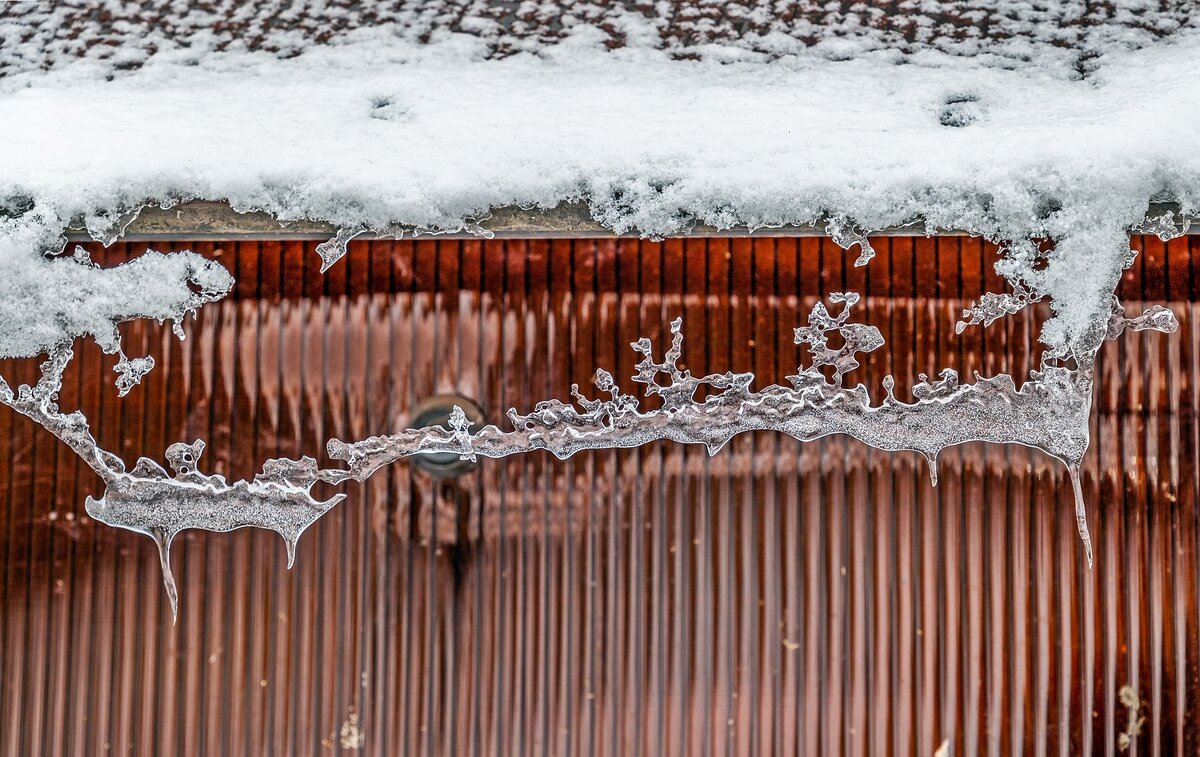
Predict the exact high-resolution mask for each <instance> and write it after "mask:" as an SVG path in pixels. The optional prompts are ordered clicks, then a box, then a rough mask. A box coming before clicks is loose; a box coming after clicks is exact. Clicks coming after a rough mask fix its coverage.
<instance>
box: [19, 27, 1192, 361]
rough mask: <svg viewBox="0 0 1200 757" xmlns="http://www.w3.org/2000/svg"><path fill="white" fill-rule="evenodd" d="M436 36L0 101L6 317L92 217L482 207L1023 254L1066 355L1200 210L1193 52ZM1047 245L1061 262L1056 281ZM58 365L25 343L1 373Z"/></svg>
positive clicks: (410, 214) (472, 214)
mask: <svg viewBox="0 0 1200 757" xmlns="http://www.w3.org/2000/svg"><path fill="white" fill-rule="evenodd" d="M442 36H443V38H442V39H440V40H439V41H435V42H432V43H430V44H425V45H421V44H417V43H415V42H412V41H408V40H406V39H404V38H401V37H397V36H395V35H392V34H382V33H373V32H371V31H370V30H367V31H364V32H361V33H350V34H349V35H348V36H347V37H346V38H345V39H343V40H341V42H340V43H339V44H336V45H329V46H323V47H315V48H311V49H308V50H306V51H305V52H304V53H302V54H300V55H298V56H297V57H293V58H288V59H280V58H279V57H276V56H275V55H271V54H268V53H263V52H258V53H251V52H225V53H198V52H197V51H196V50H195V49H191V50H170V51H166V52H164V53H162V54H160V55H159V56H158V57H152V58H150V59H149V60H148V61H147V62H145V63H144V65H142V67H141V68H139V69H138V70H135V71H130V72H126V73H124V74H122V75H120V76H116V77H115V78H112V79H111V80H109V73H110V72H109V71H108V70H106V69H105V68H103V67H97V66H96V65H95V63H94V61H91V60H86V59H85V60H82V61H78V62H76V63H74V64H66V65H61V66H58V67H56V68H53V69H52V70H50V71H49V72H45V73H40V74H36V75H33V74H29V73H28V72H26V73H24V74H22V75H21V76H16V77H11V78H10V79H0V202H3V203H6V204H7V205H9V206H12V207H24V208H29V207H30V206H32V210H25V212H24V215H20V216H19V217H17V218H15V219H10V220H8V221H5V222H3V225H0V263H2V264H3V266H4V268H5V269H6V270H7V271H20V272H21V273H18V274H16V275H10V276H7V277H5V278H4V279H3V280H0V303H4V307H8V305H9V303H11V302H14V301H15V300H16V295H18V294H19V295H20V296H21V297H22V298H23V300H24V301H29V300H30V299H31V298H32V299H34V300H36V299H37V298H38V297H43V298H45V299H46V300H47V302H49V301H50V299H52V298H55V297H59V295H60V293H61V291H62V290H63V288H64V286H66V284H64V282H66V281H73V279H72V278H71V277H73V276H75V275H77V274H78V273H79V272H78V271H77V270H75V268H70V267H69V266H73V265H74V264H73V263H70V262H67V261H63V260H55V261H53V262H51V263H46V262H44V261H42V258H41V255H42V253H43V252H44V251H45V249H46V248H47V246H48V245H47V242H46V234H47V233H51V234H53V233H57V232H58V231H59V230H60V229H61V228H62V226H64V225H65V223H66V222H67V221H68V220H69V219H70V218H72V217H75V216H83V217H84V218H85V219H86V220H87V222H88V225H89V227H90V228H91V229H92V230H93V231H94V232H95V233H96V234H97V235H100V236H102V237H109V236H111V233H112V229H113V226H114V224H115V223H116V222H117V219H120V218H121V217H122V215H121V214H122V212H123V211H127V210H129V209H131V208H137V207H139V206H141V205H142V204H144V203H145V202H146V201H148V200H152V201H157V202H164V203H168V202H173V201H176V200H179V199H182V198H203V199H228V200H229V201H231V202H232V203H233V205H234V206H235V207H237V208H241V209H251V208H255V209H263V210H266V211H269V212H271V213H273V214H275V215H277V216H278V217H279V218H281V219H299V218H309V219H320V220H328V221H332V222H334V223H336V224H338V225H340V226H342V227H343V228H346V229H350V230H355V229H387V228H389V227H391V226H393V225H396V224H410V225H416V226H420V227H427V228H429V229H439V230H447V229H464V228H471V224H470V221H471V219H474V218H479V217H480V216H483V215H484V214H486V212H487V210H488V209H489V208H491V207H496V206H501V205H525V206H540V207H551V206H554V205H556V204H558V203H560V202H562V201H566V200H584V201H586V202H587V203H588V205H589V206H590V208H591V210H592V213H593V214H594V216H595V217H596V218H597V219H598V220H599V221H601V222H603V223H604V224H606V225H608V226H610V227H611V228H613V229H614V230H617V231H627V230H631V229H632V230H638V231H640V232H641V233H643V234H647V235H656V236H659V235H669V234H675V233H682V232H685V231H686V230H687V228H688V226H689V225H691V224H692V223H694V222H696V221H702V222H704V223H708V224H712V225H716V226H720V227H728V226H732V225H737V224H745V225H749V226H753V227H761V226H775V225H781V224H786V223H805V222H813V221H817V220H819V219H821V218H822V217H837V218H840V219H844V220H846V221H849V222H853V223H855V224H857V225H858V226H861V227H864V228H867V229H871V228H880V227H883V226H887V225H895V224H899V223H902V222H905V221H911V220H913V219H915V218H918V217H920V218H924V219H926V221H927V222H928V223H930V224H932V225H934V226H937V227H942V228H952V229H961V230H968V231H972V232H975V233H980V234H985V235H987V236H989V237H991V238H993V239H997V240H1008V241H1010V242H1012V243H1014V244H1013V247H1012V250H1011V254H1010V257H1009V259H1008V260H1007V261H1005V263H1004V265H1005V268H1004V272H1005V273H1006V274H1007V275H1009V276H1010V278H1011V279H1012V280H1014V281H1023V282H1024V284H1025V285H1027V286H1028V287H1029V288H1030V289H1031V290H1033V291H1035V292H1037V293H1039V294H1041V295H1044V296H1047V297H1049V298H1050V299H1051V301H1052V304H1053V306H1054V307H1055V310H1056V312H1057V313H1058V317H1057V318H1056V319H1054V320H1053V321H1051V323H1050V324H1049V325H1048V326H1047V329H1046V332H1045V333H1044V335H1043V336H1044V339H1045V340H1046V341H1047V342H1048V343H1049V344H1050V345H1051V346H1052V347H1053V348H1055V349H1056V350H1058V351H1068V350H1070V349H1071V348H1072V347H1073V346H1074V345H1076V344H1077V343H1078V340H1079V339H1081V338H1082V336H1083V334H1084V333H1085V332H1086V330H1087V329H1088V327H1089V325H1094V324H1096V323H1097V322H1098V321H1100V320H1103V319H1106V318H1107V314H1108V306H1109V303H1108V295H1109V294H1110V293H1111V292H1112V290H1113V288H1114V286H1115V283H1116V281H1117V278H1118V276H1119V273H1120V269H1121V266H1122V264H1123V263H1124V262H1125V259H1126V256H1127V244H1126V242H1125V232H1126V230H1127V228H1128V227H1129V226H1131V225H1132V224H1134V223H1136V222H1137V221H1138V220H1139V219H1140V218H1141V217H1142V216H1143V214H1144V212H1145V210H1146V208H1147V204H1148V202H1149V201H1150V200H1151V198H1153V197H1160V198H1163V197H1165V198H1170V199H1174V200H1177V201H1180V202H1182V203H1183V205H1184V206H1185V210H1186V209H1194V208H1196V207H1198V206H1200V202H1198V201H1197V198H1198V197H1200V130H1198V129H1197V128H1196V126H1195V125H1196V124H1197V123H1200V98H1197V97H1196V96H1195V95H1196V86H1197V85H1196V78H1195V77H1196V72H1197V70H1200V34H1197V33H1194V32H1190V31H1184V32H1179V33H1177V34H1175V35H1174V36H1172V37H1168V38H1166V39H1164V40H1161V41H1159V42H1157V43H1156V44H1154V45H1152V46H1149V47H1146V48H1143V49H1140V50H1128V49H1124V48H1122V47H1121V46H1116V47H1114V48H1113V49H1112V51H1110V52H1108V53H1104V54H1101V55H1099V57H1097V58H1095V59H1094V61H1093V71H1092V73H1091V74H1089V76H1088V77H1087V78H1084V79H1079V78H1078V77H1075V76H1073V75H1071V73H1070V72H1069V71H1066V70H1064V69H1063V68H1062V67H1061V66H1059V65H1058V61H1057V58H1053V57H1051V61H1052V63H1053V65H1049V66H1047V67H1041V66H1038V65H1036V64H1031V65H1027V66H1023V67H1020V68H1017V69H1005V68H998V67H996V66H992V65H988V63H987V58H986V57H984V58H981V59H979V60H976V59H973V58H970V57H963V56H957V55H956V56H952V55H947V54H944V53H941V52H937V51H935V50H932V49H931V50H927V51H924V52H922V53H920V54H915V55H909V56H908V57H906V58H903V59H902V62H900V63H898V62H897V58H896V56H895V55H894V54H891V53H890V52H888V51H886V50H885V51H881V52H879V53H862V54H861V55H859V57H857V58H855V59H852V60H830V58H829V57H828V54H827V53H828V51H827V50H821V51H820V52H814V53H811V54H788V55H782V56H781V57H777V58H774V59H771V60H764V59H760V58H756V57H755V56H749V55H740V56H739V55H732V54H731V53H730V50H729V49H727V48H722V49H720V50H717V51H716V52H715V53H714V52H713V51H712V50H709V51H708V52H709V53H712V54H709V55H706V56H705V57H703V58H702V59H700V60H679V59H677V58H675V57H673V56H672V55H671V54H669V53H668V52H664V51H662V50H658V49H649V48H643V47H638V46H636V45H631V46H627V47H625V48H622V49H618V50H614V51H607V50H606V49H605V48H604V45H603V42H604V36H603V35H602V34H600V33H599V32H596V31H595V30H589V29H588V28H586V27H584V28H582V29H578V30H576V31H575V32H574V33H573V34H572V35H570V36H569V37H568V38H567V39H566V40H564V41H561V42H559V43H557V44H556V45H553V46H547V47H545V48H543V49H541V50H540V51H539V53H538V54H536V55H535V54H531V53H520V54H516V55H512V56H509V57H506V58H501V59H495V58H492V57H488V55H489V48H488V46H487V44H486V43H485V42H483V41H482V40H480V39H478V38H475V37H471V36H467V35H442ZM630 38H631V39H636V34H632V35H630ZM739 57H740V58H749V59H746V60H733V62H729V60H730V59H731V58H739ZM947 114H949V115H947ZM944 122H949V123H951V124H955V125H949V126H948V125H944ZM958 124H965V125H958ZM4 198H7V199H4ZM1037 237H1052V238H1054V239H1056V240H1057V249H1056V251H1055V252H1054V253H1052V254H1051V256H1050V260H1049V265H1048V266H1046V267H1045V268H1044V270H1035V266H1034V265H1033V264H1032V261H1031V259H1030V256H1032V254H1033V252H1032V250H1033V247H1032V245H1031V244H1029V243H1028V240H1030V239H1032V238H1037ZM1039 268H1040V266H1039ZM64 271H69V272H70V274H69V275H68V274H65V273H63V272H64ZM52 272H54V273H52ZM176 273H177V274H178V273H179V272H178V271H176ZM64 276H65V277H66V278H64ZM38 287H43V288H42V289H40V290H39V289H38ZM85 289H86V288H85ZM85 289H81V290H80V292H83V291H85ZM39 291H40V292H41V294H38V292H39ZM93 295H94V296H93ZM106 296H107V295H105V294H104V293H103V292H101V291H100V290H96V291H95V292H88V293H87V294H78V295H75V296H72V297H71V298H68V300H67V302H68V304H69V308H70V309H71V310H73V311H76V312H78V311H80V310H85V311H86V310H87V309H88V308H90V307H92V305H89V304H88V302H89V301H90V300H89V299H88V298H89V297H91V298H92V300H94V301H95V303H96V304H95V308H97V309H98V312H100V311H108V312H109V315H111V312H112V311H113V306H112V304H111V303H105V302H101V300H102V299H103V298H104V297H106ZM47 307H49V308H50V309H51V310H54V309H55V307H57V306H50V305H47ZM148 314H149V311H148ZM2 315H6V316H15V313H13V312H11V310H10V312H6V313H4V314H2ZM30 317H33V316H30ZM37 317H39V318H40V317H41V316H40V315H38V316H37ZM106 317H107V316H106ZM110 320H111V319H110ZM11 328H12V327H11V326H9V327H8V329H6V331H8V330H11ZM32 328H33V327H32V326H30V327H29V329H32ZM50 328H61V329H62V330H63V333H68V332H69V333H93V334H95V333H96V332H97V328H95V327H93V326H82V325H76V326H67V327H59V326H55V327H50ZM29 329H26V331H28V330H29ZM18 331H20V330H19V329H18ZM52 338H54V337H53V336H52V335H50V336H45V337H34V336H32V335H30V334H27V333H23V332H22V333H21V334H20V335H18V336H17V337H13V336H12V335H11V334H9V336H7V337H6V338H5V340H4V341H3V342H0V354H7V355H13V354H33V353H35V352H37V351H42V350H44V348H45V346H46V344H47V342H48V341H50V340H52Z"/></svg>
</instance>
